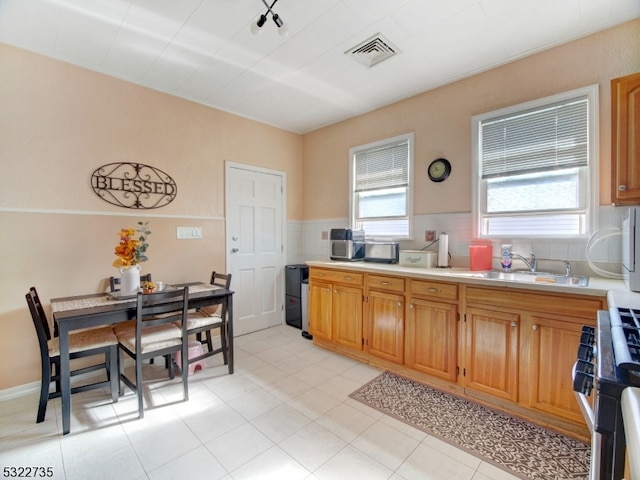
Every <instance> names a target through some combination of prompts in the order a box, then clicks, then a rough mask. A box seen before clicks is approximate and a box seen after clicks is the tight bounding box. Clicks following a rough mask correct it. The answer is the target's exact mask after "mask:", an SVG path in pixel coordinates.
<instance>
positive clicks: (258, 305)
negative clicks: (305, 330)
mask: <svg viewBox="0 0 640 480" xmlns="http://www.w3.org/2000/svg"><path fill="white" fill-rule="evenodd" d="M225 169H226V182H225V183H226V186H225V189H226V231H227V238H226V245H227V269H228V271H229V272H230V273H231V275H232V279H231V289H232V290H233V291H234V292H235V294H234V297H233V314H234V315H233V322H234V323H233V330H234V334H235V335H242V334H245V333H249V332H254V331H256V330H262V329H264V328H268V327H272V326H274V325H280V324H281V323H282V322H283V316H284V312H283V302H284V293H283V288H284V287H283V285H284V281H283V278H282V275H283V273H282V272H283V267H284V265H283V262H284V241H283V226H284V218H283V216H284V205H285V191H284V186H285V184H286V182H285V174H284V173H283V172H277V171H272V170H266V169H261V168H257V167H252V166H249V165H242V164H238V163H233V162H226V165H225Z"/></svg>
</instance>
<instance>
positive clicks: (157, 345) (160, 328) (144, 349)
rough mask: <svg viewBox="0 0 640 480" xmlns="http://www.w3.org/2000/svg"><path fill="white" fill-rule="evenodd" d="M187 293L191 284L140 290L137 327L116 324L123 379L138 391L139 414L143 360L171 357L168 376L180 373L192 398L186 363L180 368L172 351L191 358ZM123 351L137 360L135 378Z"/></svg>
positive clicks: (141, 409) (141, 412)
mask: <svg viewBox="0 0 640 480" xmlns="http://www.w3.org/2000/svg"><path fill="white" fill-rule="evenodd" d="M188 296H189V288H188V287H185V288H182V289H180V290H175V291H170V292H158V293H149V294H143V293H138V297H137V302H138V305H137V312H136V322H135V326H134V328H132V327H131V324H129V323H128V322H125V323H122V324H117V325H116V326H115V327H114V330H115V332H116V336H117V337H118V344H119V346H120V355H119V357H120V358H119V360H120V380H122V381H123V382H124V384H125V385H127V386H128V387H129V388H130V389H131V390H133V391H134V392H136V394H137V396H138V416H139V418H143V417H144V402H143V395H142V362H143V361H144V360H147V359H150V358H153V357H157V356H164V357H165V358H167V357H169V358H170V359H171V360H170V362H171V364H170V368H169V378H171V379H173V378H174V369H175V370H176V371H177V372H178V373H180V375H181V378H182V389H183V392H184V400H185V401H187V400H189V388H188V383H187V378H188V377H187V373H188V368H187V365H183V368H179V367H178V366H177V364H176V363H175V361H174V360H173V357H172V355H171V354H172V353H175V352H181V354H182V358H188V357H187V350H188V348H187V346H188V340H187V329H186V318H187V308H188ZM176 322H181V326H180V327H178V326H177V325H176ZM124 353H126V354H127V355H129V356H130V357H131V358H133V359H134V361H135V381H133V380H131V379H130V378H128V377H127V376H126V375H125V373H124V360H123V354H124Z"/></svg>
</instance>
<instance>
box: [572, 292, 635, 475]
mask: <svg viewBox="0 0 640 480" xmlns="http://www.w3.org/2000/svg"><path fill="white" fill-rule="evenodd" d="M607 301H608V304H609V310H608V311H604V310H602V311H599V312H598V318H597V327H596V328H593V327H588V326H585V327H583V329H582V337H581V340H580V347H579V348H578V360H577V362H576V364H575V366H574V372H573V390H574V392H575V393H576V397H577V398H578V402H579V403H580V406H581V408H582V411H583V413H584V416H585V420H586V421H587V425H588V426H589V429H590V430H591V433H592V448H591V470H590V479H591V480H596V479H598V480H604V479H607V480H620V479H622V478H623V477H624V462H625V435H624V423H623V416H622V409H621V397H622V392H623V391H624V390H625V389H626V388H627V387H638V386H640V295H638V294H637V293H632V292H627V291H612V292H609V294H608V295H607ZM594 387H595V397H594V399H593V403H591V402H589V398H588V397H589V396H590V395H591V393H592V392H593V391H594ZM591 405H593V408H592V407H591Z"/></svg>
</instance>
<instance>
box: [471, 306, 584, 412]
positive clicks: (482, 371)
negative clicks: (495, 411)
mask: <svg viewBox="0 0 640 480" xmlns="http://www.w3.org/2000/svg"><path fill="white" fill-rule="evenodd" d="M465 323H466V325H465V332H466V342H465V343H466V352H467V357H466V361H465V362H464V367H463V370H464V371H463V379H464V380H463V381H464V386H465V388H471V389H473V390H477V391H480V392H484V393H488V394H490V395H492V396H494V397H498V398H503V399H506V400H511V401H513V402H517V401H518V362H519V358H520V355H519V353H520V352H519V351H520V348H519V328H520V317H519V315H517V314H515V313H505V312H498V311H492V310H488V309H481V308H467V313H466V320H465ZM574 354H575V352H574Z"/></svg>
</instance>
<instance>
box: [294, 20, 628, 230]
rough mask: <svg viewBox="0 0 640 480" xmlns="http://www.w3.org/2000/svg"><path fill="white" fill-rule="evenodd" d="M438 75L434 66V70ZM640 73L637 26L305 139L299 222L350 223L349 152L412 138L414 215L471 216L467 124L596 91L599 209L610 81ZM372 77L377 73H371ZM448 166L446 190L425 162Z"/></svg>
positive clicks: (606, 197)
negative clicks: (433, 178) (552, 97)
mask: <svg viewBox="0 0 640 480" xmlns="http://www.w3.org/2000/svg"><path fill="white" fill-rule="evenodd" d="M434 68H437V66H434ZM637 71H640V19H638V20H635V21H632V22H628V23H626V24H623V25H620V26H618V27H615V28H612V29H609V30H606V31H603V32H600V33H597V34H594V35H591V36H588V37H585V38H583V39H580V40H577V41H574V42H571V43H568V44H565V45H562V46H559V47H556V48H553V49H550V50H547V51H544V52H541V53H538V54H535V55H531V56H529V57H527V58H524V59H521V60H518V61H516V62H513V63H510V64H507V65H504V66H501V67H498V68H495V69H492V70H489V71H487V72H484V73H481V74H478V75H475V76H473V77H470V78H467V79H464V80H460V81H458V82H455V83H453V84H450V85H446V86H443V87H441V88H437V89H435V90H432V91H428V92H425V93H423V94H420V95H417V96H414V97H412V98H409V99H407V100H405V101H401V102H398V103H395V104H393V105H391V106H388V107H385V108H381V109H379V110H376V111H374V112H371V113H368V114H365V115H362V116H359V117H356V118H352V119H349V120H346V121H344V122H341V123H338V124H334V125H331V126H328V127H326V128H323V129H320V130H316V131H314V132H312V133H309V134H307V135H305V136H304V143H303V153H302V158H303V165H304V166H303V175H304V190H303V198H304V218H305V219H306V220H317V219H341V218H348V216H349V204H348V200H347V199H348V191H349V188H348V178H349V166H348V156H349V155H348V154H349V148H351V147H354V146H358V145H363V144H366V143H369V142H373V141H377V140H381V139H384V138H389V137H393V136H395V135H400V134H403V133H407V132H415V152H414V153H415V176H414V192H415V193H414V214H428V213H445V212H470V211H471V117H472V116H473V115H476V114H480V113H484V112H488V111H492V110H496V109H499V108H502V107H506V106H509V105H515V104H518V103H522V102H526V101H529V100H534V99H537V98H541V97H545V96H549V95H553V94H556V93H560V92H564V91H568V90H572V89H575V88H579V87H584V86H587V85H593V84H596V83H597V84H599V85H600V89H599V90H600V94H599V95H600V139H599V140H600V176H599V182H600V203H601V204H608V203H610V180H609V179H610V176H611V168H610V165H609V162H610V158H611V155H610V150H611V129H610V123H611V121H610V118H611V101H610V80H611V79H612V78H616V77H621V76H624V75H628V74H631V73H634V72H637ZM372 74H375V67H374V69H373V70H372ZM438 157H445V158H447V159H449V160H450V161H451V164H452V174H451V176H450V177H449V179H448V180H447V181H445V182H443V183H440V184H436V183H433V182H431V181H429V179H428V178H427V175H426V169H427V165H428V164H429V162H431V161H432V160H433V159H435V158H438Z"/></svg>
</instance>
